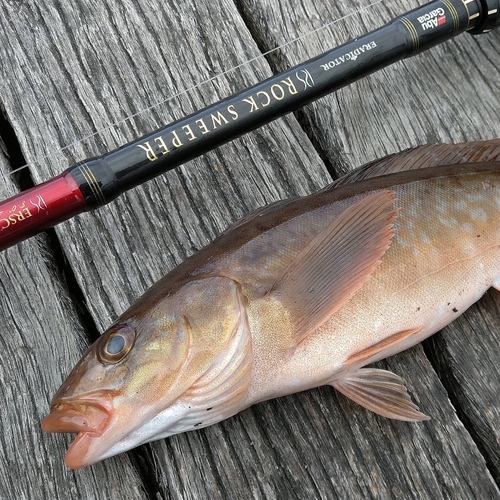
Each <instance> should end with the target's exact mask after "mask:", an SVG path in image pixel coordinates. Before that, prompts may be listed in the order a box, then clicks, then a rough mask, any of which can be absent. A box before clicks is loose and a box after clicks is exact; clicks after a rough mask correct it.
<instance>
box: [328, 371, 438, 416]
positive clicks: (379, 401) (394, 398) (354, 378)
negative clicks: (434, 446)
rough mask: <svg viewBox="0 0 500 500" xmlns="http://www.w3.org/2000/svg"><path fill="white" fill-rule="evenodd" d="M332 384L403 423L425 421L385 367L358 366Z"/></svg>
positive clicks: (403, 388)
mask: <svg viewBox="0 0 500 500" xmlns="http://www.w3.org/2000/svg"><path fill="white" fill-rule="evenodd" d="M332 385H333V387H335V389H337V391H339V392H341V393H342V394H344V396H347V397H348V398H350V399H352V400H353V401H355V402H356V403H358V404H359V405H361V406H364V407H365V408H367V409H368V410H371V411H373V412H374V413H377V414H379V415H382V416H383V417H387V418H393V419H396V420H405V421H407V422H417V421H419V420H429V417H428V416H427V415H424V414H423V413H421V412H420V411H419V409H418V407H417V406H416V405H415V404H413V403H412V401H411V399H410V396H409V395H408V392H407V390H406V387H405V385H404V383H403V380H402V379H401V378H400V377H398V376H397V375H396V374H394V373H392V372H389V371H387V370H379V369H376V368H360V369H359V370H357V371H355V372H352V373H349V374H348V375H347V376H346V377H345V378H342V379H340V380H335V381H334V382H332Z"/></svg>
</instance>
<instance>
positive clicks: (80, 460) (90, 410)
mask: <svg viewBox="0 0 500 500" xmlns="http://www.w3.org/2000/svg"><path fill="white" fill-rule="evenodd" d="M102 396H103V395H102V394H93V395H92V397H90V398H89V397H85V398H80V399H66V400H60V401H54V402H53V403H52V405H51V408H50V413H49V415H47V416H46V417H45V418H44V419H43V420H42V429H43V430H44V431H47V432H71V433H73V432H74V433H78V435H77V436H76V438H75V440H74V441H73V442H72V443H71V445H70V447H69V448H68V451H67V453H66V465H67V466H68V467H69V468H70V469H79V468H81V467H84V466H85V465H90V464H92V463H94V462H96V461H97V460H99V458H93V457H92V455H94V454H95V453H91V452H90V451H91V450H90V448H91V445H92V444H93V443H94V440H95V439H96V438H99V437H100V436H102V434H103V433H104V432H105V430H106V429H107V428H108V427H109V423H110V420H111V416H112V407H111V404H110V403H109V401H110V399H108V398H103V397H102ZM107 396H108V397H109V395H107Z"/></svg>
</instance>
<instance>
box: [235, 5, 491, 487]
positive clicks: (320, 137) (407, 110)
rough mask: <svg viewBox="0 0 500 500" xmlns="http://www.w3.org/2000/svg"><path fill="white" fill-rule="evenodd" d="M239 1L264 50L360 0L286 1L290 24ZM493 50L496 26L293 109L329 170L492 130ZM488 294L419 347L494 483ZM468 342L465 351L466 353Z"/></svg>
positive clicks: (296, 56)
mask: <svg viewBox="0 0 500 500" xmlns="http://www.w3.org/2000/svg"><path fill="white" fill-rule="evenodd" d="M419 3H420V2H399V1H392V2H384V3H383V4H381V5H377V6H376V8H375V9H369V10H366V11H364V12H363V14H362V15H361V16H360V17H361V22H356V17H354V16H353V17H350V18H348V19H347V20H346V22H345V23H344V22H343V23H339V24H338V25H337V24H335V25H334V27H333V29H332V30H328V31H327V32H326V34H325V32H324V31H320V32H318V34H317V35H313V36H308V37H307V38H306V39H305V40H304V42H303V43H301V44H299V48H298V49H297V50H296V51H294V50H289V49H288V47H287V49H286V50H285V51H278V52H277V53H273V55H272V56H271V62H272V65H273V68H275V71H279V70H282V69H283V68H285V67H288V66H291V65H294V64H297V63H298V62H299V61H300V60H304V59H306V58H308V57H312V56H314V55H316V54H318V53H320V52H321V51H322V50H325V49H326V47H325V39H326V40H328V42H327V43H328V44H330V43H331V44H332V45H334V46H335V45H339V44H340V43H343V42H344V41H345V40H346V39H347V38H354V37H356V36H359V35H361V34H363V33H365V32H367V31H369V30H371V29H374V28H376V27H377V26H378V25H380V23H381V21H382V20H383V21H384V22H387V21H389V20H390V19H392V18H393V17H394V16H395V14H400V13H403V12H404V11H405V10H407V9H410V8H414V7H417V6H418V4H419ZM239 5H240V10H241V11H242V12H244V15H245V18H246V19H247V20H248V24H249V27H250V29H251V31H252V33H253V35H254V37H255V38H256V39H257V40H258V41H259V46H260V47H261V50H263V51H267V50H270V49H271V48H272V47H275V46H280V45H282V44H283V43H285V42H286V40H289V39H290V38H295V37H298V36H300V35H301V34H302V33H306V32H308V31H311V30H312V29H316V28H317V27H318V25H319V24H320V23H319V20H320V19H321V20H322V19H325V18H332V17H336V18H342V17H344V16H346V15H347V14H349V12H352V11H353V10H355V9H358V8H360V7H362V6H363V5H364V3H363V2H353V3H349V5H347V4H343V3H342V2H327V3H324V4H322V3H321V4H320V3H318V4H317V5H314V6H311V5H309V4H308V5H306V4H303V3H301V2H287V4H286V6H285V7H284V9H285V15H287V16H293V15H294V16H303V17H304V18H305V19H309V20H310V21H309V22H305V23H296V24H293V28H292V31H290V26H291V25H290V24H287V26H286V28H285V27H283V25H282V23H280V20H279V18H277V16H275V15H273V12H274V3H273V2H272V1H271V0H240V2H239ZM252 19H259V20H261V19H265V20H267V23H268V24H267V25H265V26H263V25H262V23H256V24H255V25H253V24H252ZM357 19H359V17H357ZM490 35H491V36H490ZM499 52H500V33H498V32H492V33H490V34H489V35H488V36H485V35H482V36H476V37H472V36H470V35H467V34H465V35H462V36H460V37H459V38H456V39H454V40H452V41H450V42H447V43H445V44H444V45H441V46H439V47H436V48H434V49H432V50H431V51H430V52H427V53H425V54H422V55H419V56H417V57H415V58H411V59H408V60H405V61H403V62H401V63H398V64H396V65H394V66H391V67H389V68H386V69H384V70H383V71H381V72H378V73H375V74H374V75H372V76H370V77H368V78H365V79H363V80H361V81H359V82H357V83H355V84H353V85H351V86H349V87H347V88H345V89H343V90H341V91H340V92H338V93H337V94H336V95H335V96H327V97H326V98H324V99H322V100H321V101H318V102H316V103H313V104H311V105H309V106H308V107H306V108H305V109H304V110H301V111H300V113H298V114H299V115H300V120H301V123H302V124H304V126H305V128H306V130H309V131H310V132H309V135H312V136H313V137H314V142H315V145H317V147H318V149H319V152H320V154H321V156H322V158H324V159H326V161H327V164H330V165H332V170H334V171H335V172H336V174H340V173H341V172H342V171H344V170H346V169H347V170H349V169H351V168H353V167H356V166H357V165H359V164H362V163H365V162H367V161H370V160H372V159H374V158H379V157H382V156H384V155H385V154H387V153H392V152H397V151H400V150H403V149H406V148H408V147H414V146H417V145H421V144H425V143H435V142H461V141H470V140H476V139H489V138H494V137H500V120H499V119H498V116H499V111H500V104H499V102H498V99H497V98H496V96H497V95H498V92H499V90H500V88H499V82H498V79H494V78H493V79H492V78H490V77H489V75H491V74H492V72H494V71H495V67H496V66H497V65H498V61H499ZM495 295H496V292H492V293H491V294H490V295H489V299H485V300H484V301H483V302H481V304H480V305H477V306H474V307H472V308H471V310H470V311H468V313H467V314H466V315H465V316H464V317H463V318H460V320H459V321H457V322H455V323H454V324H453V325H451V326H450V327H449V328H448V329H446V331H445V333H444V334H443V335H439V336H437V337H436V340H434V341H432V343H431V344H430V347H429V348H428V349H427V352H428V353H429V355H430V359H431V360H432V362H433V364H435V365H437V366H438V367H439V373H440V376H441V377H442V378H443V381H444V382H445V385H446V388H447V390H448V391H449V396H450V398H451V399H452V401H453V403H454V404H455V405H456V410H457V412H458V413H459V415H460V417H461V419H462V420H463V421H464V422H465V423H466V425H467V427H468V430H469V431H470V432H471V434H472V435H473V437H474V439H475V441H476V442H477V443H478V446H479V447H480V448H481V450H482V452H483V453H484V454H485V456H486V460H487V461H488V465H489V468H490V471H491V472H492V474H493V476H494V477H495V479H496V481H497V484H498V483H499V480H500V468H499V463H500V459H499V457H500V440H499V434H498V429H499V423H498V422H499V419H498V416H499V413H500V402H499V400H498V397H496V394H497V392H498V391H497V388H498V381H499V380H500V379H499V377H498V365H497V363H496V361H495V356H494V355H492V354H491V353H494V352H495V346H497V345H498V342H497V340H498V338H497V332H498V328H497V326H498V325H497V320H496V318H498V314H496V313H497V311H498V309H497V307H496V306H495V304H496V302H497V301H498V297H496V299H492V298H491V296H495ZM471 328H474V330H473V331H474V332H475V335H473V337H471ZM471 344H474V351H475V355H474V356H473V357H472V358H471V356H470V351H471ZM465 360H467V363H465V362H464V361H465Z"/></svg>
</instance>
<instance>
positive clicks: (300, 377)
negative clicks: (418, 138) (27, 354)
mask: <svg viewBox="0 0 500 500" xmlns="http://www.w3.org/2000/svg"><path fill="white" fill-rule="evenodd" d="M471 160H474V162H475V163H472V162H471ZM499 210H500V140H494V141H484V142H475V143H466V144H460V145H439V146H424V147H421V148H416V149H414V150H409V151H405V152H403V153H401V154H399V155H393V156H391V157H388V158H385V159H382V160H380V161H378V162H372V163H370V164H369V165H367V166H364V167H361V168H360V169H358V170H356V171H354V172H352V173H350V174H348V175H347V176H345V177H344V178H342V179H339V180H338V181H335V182H334V183H332V185H331V186H328V187H327V188H325V189H323V190H322V191H320V192H318V193H315V194H312V195H310V196H307V197H304V198H297V199H295V200H287V201H284V202H278V203H275V204H273V205H272V206H270V207H267V208H264V209H260V210H258V211H257V212H255V213H254V214H253V215H249V216H247V217H245V218H244V219H243V220H241V221H239V222H237V223H236V224H234V225H233V226H231V227H230V228H228V229H227V230H226V231H224V232H223V233H222V234H221V235H220V236H219V237H218V238H216V239H215V240H214V241H213V242H212V243H211V244H210V245H208V246H207V247H205V248H204V249H202V250H200V251H199V252H198V253H197V254H195V255H193V256H192V257H190V258H189V259H187V260H186V261H185V262H184V263H182V264H181V265H180V266H178V267H177V268H176V269H174V270H172V271H171V272H170V273H169V274H167V275H166V276H165V277H164V278H162V279H161V280H160V281H159V282H158V283H156V284H155V285H154V286H153V287H152V288H151V289H150V290H148V291H147V292H146V293H145V294H144V295H143V296H142V297H141V298H140V299H139V300H138V301H137V302H136V303H135V304H133V305H132V306H131V307H130V309H129V310H128V311H126V312H125V313H124V314H122V315H121V316H120V317H119V318H118V319H117V320H116V322H115V323H114V324H113V325H112V326H111V327H110V329H109V330H108V331H107V332H105V333H104V334H103V335H102V336H101V338H100V339H99V340H98V341H97V342H96V343H95V344H94V345H93V346H91V347H90V349H89V350H88V351H87V353H86V354H85V355H84V356H83V358H82V359H81V360H80V362H79V363H78V365H77V366H76V367H75V368H74V370H73V371H72V373H71V374H70V375H69V377H68V379H67V381H66V382H65V383H64V384H63V385H62V386H61V388H60V389H59V391H58V392H57V394H56V395H55V396H54V398H53V401H52V405H51V413H50V414H49V415H48V416H47V417H46V418H45V419H44V421H43V423H42V426H43V428H44V429H45V430H48V431H54V432H71V431H73V432H77V433H78V436H77V438H76V439H75V441H74V442H73V444H72V445H71V446H70V448H69V450H68V453H67V455H66V463H67V464H68V466H70V467H72V468H78V467H83V466H85V465H89V464H92V463H94V462H97V461H99V460H101V459H103V458H107V457H110V456H112V455H115V454H117V453H121V452H123V451H126V450H128V449H130V448H133V447H135V446H138V445H140V444H143V443H145V442H148V441H152V440H155V439H161V438H165V437H168V436H170V435H172V434H175V433H178V432H184V431H186V430H194V429H198V428H201V427H205V426H207V425H211V424H213V423H216V422H218V421H220V420H223V419H224V418H228V417H230V416H231V415H234V414H235V413H237V412H238V411H241V410H243V409H244V408H247V407H248V406H250V405H252V404H254V403H256V402H259V401H262V400H265V399H269V398H273V397H277V396H283V395H286V394H290V393H293V392H297V391H301V390H305V389H309V388H312V387H316V386H319V385H325V384H331V385H333V387H335V388H336V389H337V390H338V391H340V392H342V393H343V394H345V395H346V396H348V397H350V398H351V399H353V400H354V401H356V402H357V403H359V404H361V405H362V406H364V407H366V408H367V409H369V410H372V411H374V412H376V413H378V414H380V415H382V416H385V417H389V418H395V419H399V420H407V421H415V422H416V421H419V420H424V419H427V418H428V417H427V416H426V415H424V414H423V413H421V412H420V410H419V409H418V408H417V407H416V406H415V405H414V404H413V403H412V402H411V400H410V398H409V396H408V394H407V391H406V387H405V385H404V382H403V380H402V379H401V378H400V377H399V376H398V375H397V374H394V373H391V372H387V371H384V370H380V369H374V368H365V366H366V365H368V364H370V363H373V362H374V361H377V360H380V359H382V358H385V357H387V356H390V355H393V354H395V353H397V352H400V351H402V350H404V349H407V348H409V347H411V346H413V345H415V344H416V343H418V342H420V341H421V340H423V339H424V338H426V337H428V336H429V335H431V334H433V333H435V332H436V331H438V330H439V329H440V328H442V327H443V326H445V325H446V324H448V323H449V322H451V321H453V319H455V318H456V317H457V316H458V315H459V314H461V313H462V312H464V311H465V309H466V308H467V307H469V306H470V305H471V304H472V303H474V302H475V301H476V300H478V299H479V298H480V297H481V295H482V294H483V293H484V292H485V291H486V290H487V289H488V288H490V287H492V286H493V287H496V288H498V287H499V285H500V217H499V216H498V215H499ZM115 337H119V338H118V339H116V338H115ZM112 339H114V340H113V342H111V341H112ZM332 404H333V403H332Z"/></svg>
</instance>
